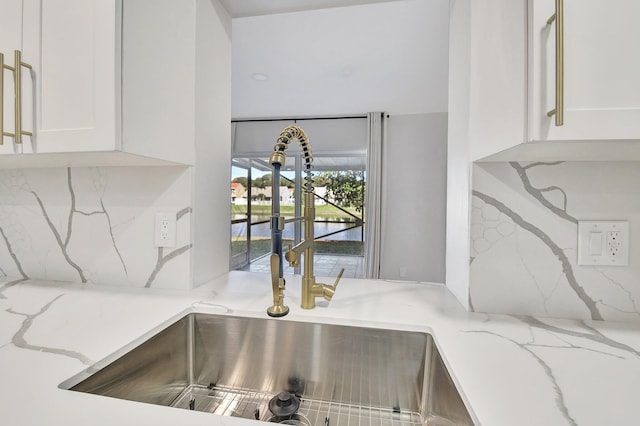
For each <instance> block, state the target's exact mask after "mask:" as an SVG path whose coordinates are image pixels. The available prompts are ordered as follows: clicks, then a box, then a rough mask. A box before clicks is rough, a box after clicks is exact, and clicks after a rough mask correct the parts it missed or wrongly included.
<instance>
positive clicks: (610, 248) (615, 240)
mask: <svg viewBox="0 0 640 426" xmlns="http://www.w3.org/2000/svg"><path fill="white" fill-rule="evenodd" d="M621 246H622V242H621V241H620V231H609V232H607V254H608V255H609V256H611V257H616V256H618V257H619V254H620V247H621Z"/></svg>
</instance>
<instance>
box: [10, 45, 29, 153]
mask: <svg viewBox="0 0 640 426" xmlns="http://www.w3.org/2000/svg"><path fill="white" fill-rule="evenodd" d="M14 56H15V64H14V67H13V75H14V78H13V80H14V84H15V91H16V102H15V106H16V112H15V122H16V126H15V136H14V143H17V144H21V143H22V136H23V135H25V136H32V133H31V132H26V131H24V130H22V67H25V68H29V69H31V65H29V64H27V63H25V62H22V54H21V52H20V51H19V50H16V51H15V52H14Z"/></svg>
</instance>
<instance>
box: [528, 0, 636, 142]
mask: <svg viewBox="0 0 640 426" xmlns="http://www.w3.org/2000/svg"><path fill="white" fill-rule="evenodd" d="M563 3H564V7H563V10H562V13H557V14H556V1H554V0H531V1H530V3H529V16H530V20H529V25H530V28H529V55H530V58H529V76H530V84H529V94H530V96H529V100H530V102H529V108H530V110H529V122H530V129H529V133H530V139H532V140H606V139H640V55H639V54H638V47H639V46H640V25H638V20H639V19H640V1H637V0H564V2H563ZM554 14H556V17H558V16H560V15H563V16H562V17H563V21H564V22H560V20H559V19H556V20H554V21H553V22H551V23H550V24H548V23H547V20H548V19H549V18H550V17H552V16H553V15H554ZM558 25H563V26H564V28H563V40H562V41H563V46H562V47H563V50H564V52H563V53H564V55H563V57H562V59H563V62H564V73H563V76H562V77H563V83H564V93H563V94H561V93H557V91H556V72H557V62H556V53H557V48H558V47H559V46H558V42H559V41H560V40H559V39H557V38H556V27H557V26H558ZM559 96H562V97H563V100H564V106H563V113H564V120H563V121H564V123H563V125H562V126H556V124H555V121H556V119H555V116H551V117H549V116H548V115H547V112H548V111H550V110H553V109H555V108H556V100H557V99H558V97H559Z"/></svg>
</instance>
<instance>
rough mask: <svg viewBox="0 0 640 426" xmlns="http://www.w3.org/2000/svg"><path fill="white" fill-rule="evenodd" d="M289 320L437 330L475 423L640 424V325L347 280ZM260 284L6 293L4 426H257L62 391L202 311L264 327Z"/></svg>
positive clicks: (22, 287)
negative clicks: (505, 309)
mask: <svg viewBox="0 0 640 426" xmlns="http://www.w3.org/2000/svg"><path fill="white" fill-rule="evenodd" d="M299 295H300V284H299V277H290V278H288V283H287V296H286V302H287V304H288V305H289V307H290V308H291V312H290V314H289V315H288V316H287V317H286V318H287V319H288V320H296V319H297V320H304V321H322V322H331V323H340V324H347V325H367V326H374V327H375V326H379V327H384V328H389V327H391V328H397V329H409V330H422V331H428V332H431V333H432V334H433V335H434V338H435V340H436V343H437V344H438V346H439V348H440V351H441V353H442V355H443V358H445V362H446V363H447V365H448V367H449V370H450V373H451V375H452V376H453V379H454V381H455V382H456V383H457V385H458V387H459V389H460V390H461V393H462V394H463V398H464V400H465V402H466V403H467V404H468V406H469V407H470V411H472V413H473V415H474V417H475V418H476V419H477V421H478V423H479V424H482V425H489V426H501V425H504V426H514V425H635V424H639V422H640V407H639V406H638V401H637V396H638V395H639V394H640V326H639V325H634V324H624V323H614V322H583V321H569V320H549V319H535V318H533V317H514V316H505V315H485V314H469V313H466V312H465V311H464V310H463V309H462V307H461V306H460V305H459V304H458V303H457V301H456V300H455V299H454V298H453V296H452V295H451V294H450V293H448V291H447V290H446V288H444V287H443V286H441V285H436V284H412V283H396V282H384V281H371V280H352V279H351V280H350V279H344V280H343V281H342V282H341V283H340V287H339V288H338V291H337V293H336V296H335V298H334V300H333V301H332V302H331V303H330V304H328V305H327V304H326V303H322V306H318V307H317V308H316V309H314V310H311V311H304V310H302V309H301V308H299V306H298V305H299V302H300V297H299ZM270 300H271V294H270V282H269V281H268V276H267V275H264V274H255V273H254V274H252V273H243V272H232V273H230V274H229V275H228V276H225V277H223V278H221V279H219V280H216V281H214V282H212V283H209V284H207V285H204V286H202V287H199V288H197V289H195V290H192V291H180V292H178V291H166V290H163V291H160V290H152V289H151V290H150V289H131V288H119V287H97V286H91V285H84V286H82V285H74V284H65V283H56V282H44V281H26V282H17V283H16V282H9V281H6V280H5V281H2V282H0V372H1V375H0V377H1V380H0V391H1V393H2V394H1V397H0V423H1V424H2V425H7V426H16V425H19V426H22V425H43V424H46V425H79V424H83V425H105V426H106V425H154V426H160V425H178V424H179V425H187V424H188V425H236V424H245V425H250V424H256V423H255V421H252V420H242V419H237V418H230V417H220V416H216V415H212V414H207V413H199V412H190V411H185V410H180V409H174V408H168V407H161V406H155V405H150V404H141V403H135V402H129V401H124V400H118V399H114V398H106V397H100V396H95V395H88V394H83V393H78V392H71V391H67V390H63V389H59V388H58V385H59V384H60V383H61V382H63V381H65V380H67V379H69V378H70V377H72V376H74V375H76V374H77V373H79V372H80V371H82V370H84V369H85V368H87V367H88V366H89V365H91V364H93V363H94V362H96V361H99V360H100V359H102V358H104V357H106V356H108V355H110V354H112V353H114V352H115V351H117V350H118V349H120V348H122V347H123V346H125V345H127V344H129V343H130V342H132V341H134V340H136V339H140V338H141V336H144V335H146V334H149V332H150V331H151V330H154V329H157V328H158V326H160V325H161V324H164V323H167V322H168V321H169V320H170V319H172V318H175V317H176V316H177V315H179V314H180V313H182V312H183V311H185V310H188V309H190V308H191V307H193V306H196V307H199V308H198V309H204V310H208V311H212V312H216V311H218V312H220V313H223V312H226V313H230V312H232V313H233V314H234V315H248V316H265V317H266V314H265V309H266V307H267V306H269V304H270Z"/></svg>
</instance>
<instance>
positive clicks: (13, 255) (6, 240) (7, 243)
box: [0, 226, 29, 279]
mask: <svg viewBox="0 0 640 426" xmlns="http://www.w3.org/2000/svg"><path fill="white" fill-rule="evenodd" d="M0 235H2V239H3V240H4V244H5V246H6V247H7V251H8V252H9V256H11V259H13V262H14V263H15V264H16V267H17V268H18V272H20V276H22V278H24V279H28V278H29V277H28V276H27V274H26V273H25V272H24V269H23V268H22V264H21V263H20V259H18V256H17V255H16V253H15V252H14V251H13V247H12V246H11V242H10V241H9V238H8V237H7V234H5V232H4V229H2V227H1V226H0Z"/></svg>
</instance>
